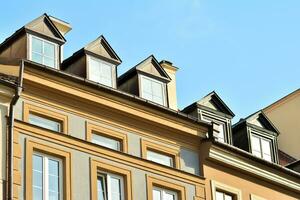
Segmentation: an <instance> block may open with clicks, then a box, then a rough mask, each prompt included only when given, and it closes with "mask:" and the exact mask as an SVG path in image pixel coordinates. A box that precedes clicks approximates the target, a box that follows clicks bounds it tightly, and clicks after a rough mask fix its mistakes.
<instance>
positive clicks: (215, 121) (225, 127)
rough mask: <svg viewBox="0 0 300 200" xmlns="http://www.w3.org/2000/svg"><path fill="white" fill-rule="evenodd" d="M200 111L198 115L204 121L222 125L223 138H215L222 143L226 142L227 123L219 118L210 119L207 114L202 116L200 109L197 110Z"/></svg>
mask: <svg viewBox="0 0 300 200" xmlns="http://www.w3.org/2000/svg"><path fill="white" fill-rule="evenodd" d="M199 113H200V116H201V120H203V121H205V122H209V123H211V122H214V123H215V124H217V125H218V126H219V127H220V126H222V127H223V138H222V137H217V140H218V141H219V142H223V143H228V141H227V140H228V139H227V137H228V133H227V123H226V122H223V121H220V120H213V119H210V118H212V117H209V116H206V115H205V116H204V115H203V113H202V111H200V112H199ZM220 139H223V140H220Z"/></svg>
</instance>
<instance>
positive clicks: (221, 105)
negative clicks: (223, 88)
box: [182, 91, 235, 118]
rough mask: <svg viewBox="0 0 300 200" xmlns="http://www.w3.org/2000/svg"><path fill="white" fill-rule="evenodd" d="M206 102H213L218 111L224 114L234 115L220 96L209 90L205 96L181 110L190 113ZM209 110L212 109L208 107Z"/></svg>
mask: <svg viewBox="0 0 300 200" xmlns="http://www.w3.org/2000/svg"><path fill="white" fill-rule="evenodd" d="M206 102H211V103H212V104H214V106H215V107H216V108H217V109H218V111H219V112H221V113H224V114H226V115H228V116H230V117H231V118H233V117H234V116H235V114H234V113H233V112H232V111H231V110H230V108H229V107H228V106H227V105H226V104H225V102H224V101H223V100H222V99H221V98H220V96H219V95H218V94H217V93H216V92H215V91H212V92H210V93H209V94H207V95H206V96H204V97H203V98H201V99H200V100H199V101H197V102H194V103H193V104H191V105H189V106H187V107H185V108H184V109H183V110H182V112H184V113H190V112H191V111H193V110H194V109H195V108H196V107H199V108H200V105H201V106H204V107H206V106H205V103H206ZM210 110H213V109H210Z"/></svg>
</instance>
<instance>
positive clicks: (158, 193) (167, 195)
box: [152, 187, 178, 200]
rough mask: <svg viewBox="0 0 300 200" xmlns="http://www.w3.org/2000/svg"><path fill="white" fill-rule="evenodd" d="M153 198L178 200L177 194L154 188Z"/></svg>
mask: <svg viewBox="0 0 300 200" xmlns="http://www.w3.org/2000/svg"><path fill="white" fill-rule="evenodd" d="M152 198H153V200H178V194H177V192H174V191H171V190H167V189H163V188H158V187H154V188H153V190H152Z"/></svg>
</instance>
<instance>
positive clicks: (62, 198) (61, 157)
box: [24, 140, 71, 200]
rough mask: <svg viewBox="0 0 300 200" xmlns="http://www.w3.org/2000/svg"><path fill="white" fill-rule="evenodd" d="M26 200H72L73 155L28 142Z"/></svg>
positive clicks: (53, 147) (55, 148)
mask: <svg viewBox="0 0 300 200" xmlns="http://www.w3.org/2000/svg"><path fill="white" fill-rule="evenodd" d="M25 147H26V155H25V156H26V159H25V166H24V168H25V183H24V184H25V185H26V187H25V199H32V200H71V164H70V160H71V153H70V152H66V151H63V150H60V149H59V147H58V146H47V145H44V144H40V143H37V142H34V141H31V140H26V144H25Z"/></svg>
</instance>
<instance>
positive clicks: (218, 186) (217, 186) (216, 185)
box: [211, 180, 242, 200]
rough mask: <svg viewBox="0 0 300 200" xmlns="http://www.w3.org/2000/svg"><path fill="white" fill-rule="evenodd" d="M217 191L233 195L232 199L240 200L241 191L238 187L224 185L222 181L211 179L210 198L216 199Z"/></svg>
mask: <svg viewBox="0 0 300 200" xmlns="http://www.w3.org/2000/svg"><path fill="white" fill-rule="evenodd" d="M217 191H221V192H223V193H228V194H229V195H233V197H234V198H233V200H242V191H241V190H240V189H237V188H235V187H232V186H229V185H226V184H224V183H220V182H217V181H215V180H211V192H212V200H216V192H217Z"/></svg>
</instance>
